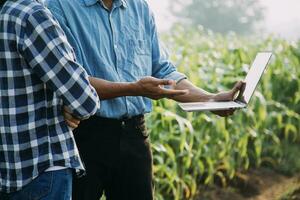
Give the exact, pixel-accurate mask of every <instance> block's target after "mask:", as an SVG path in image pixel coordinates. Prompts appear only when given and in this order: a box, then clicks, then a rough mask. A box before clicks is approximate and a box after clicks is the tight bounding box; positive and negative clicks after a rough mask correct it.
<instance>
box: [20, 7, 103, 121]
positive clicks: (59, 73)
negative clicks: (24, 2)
mask: <svg viewBox="0 0 300 200" xmlns="http://www.w3.org/2000/svg"><path fill="white" fill-rule="evenodd" d="M24 32H25V34H24V38H23V43H22V51H23V52H22V54H23V56H24V58H25V60H26V61H27V62H28V64H29V65H30V67H31V68H32V70H33V72H34V73H35V74H36V75H37V76H38V77H39V78H40V79H41V80H42V81H43V82H44V83H45V84H46V86H47V87H48V88H49V89H51V90H53V91H54V92H55V93H56V94H57V95H58V96H59V97H60V98H62V100H63V103H64V105H65V106H67V107H68V108H69V110H70V111H71V112H72V113H73V114H74V115H75V116H76V117H78V118H80V119H85V118H88V117H90V116H91V115H93V114H95V113H96V111H97V109H99V108H100V101H99V97H98V95H97V93H96V91H95V89H94V88H93V87H92V86H91V85H90V83H89V80H88V75H87V73H86V71H85V70H84V69H83V68H82V67H81V66H80V65H79V64H77V63H76V62H75V56H74V52H73V50H72V48H71V46H70V45H69V43H68V41H67V39H66V36H65V35H64V32H63V30H62V29H61V27H60V25H59V24H58V23H57V21H56V20H55V19H54V18H53V16H52V14H51V13H50V12H49V11H48V10H38V11H36V12H34V13H33V14H31V15H30V16H29V17H28V19H27V21H26V25H25V27H24Z"/></svg>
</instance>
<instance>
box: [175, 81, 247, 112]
mask: <svg viewBox="0 0 300 200" xmlns="http://www.w3.org/2000/svg"><path fill="white" fill-rule="evenodd" d="M244 88H245V83H244V82H243V81H239V82H237V83H236V84H235V85H234V87H233V88H232V89H231V90H229V91H226V92H219V93H209V92H207V91H205V90H203V89H201V88H199V87H197V86H195V85H194V84H193V83H191V82H190V81H188V80H182V81H180V82H179V83H178V84H177V85H176V86H175V89H179V90H182V89H186V90H188V91H189V92H188V93H187V94H185V95H181V96H176V97H173V98H172V99H173V100H175V101H179V102H203V101H233V100H234V99H235V98H236V96H237V95H238V93H239V92H242V91H243V90H244ZM233 112H234V110H233V109H230V110H223V111H214V112H213V113H214V114H216V115H219V116H222V117H226V116H228V115H232V114H233Z"/></svg>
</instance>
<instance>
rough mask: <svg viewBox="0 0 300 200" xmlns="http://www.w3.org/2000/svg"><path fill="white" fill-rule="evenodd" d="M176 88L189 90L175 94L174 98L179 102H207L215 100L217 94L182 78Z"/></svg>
mask: <svg viewBox="0 0 300 200" xmlns="http://www.w3.org/2000/svg"><path fill="white" fill-rule="evenodd" d="M175 89H176V90H188V91H189V92H188V94H186V95H181V96H175V97H173V98H172V99H173V100H175V101H178V102H202V101H203V102H205V101H212V100H215V97H216V94H213V93H209V92H207V91H205V90H203V89H201V88H199V87H197V86H195V85H194V84H193V83H191V82H190V81H188V80H186V79H185V80H182V81H180V82H179V83H178V84H176V86H175Z"/></svg>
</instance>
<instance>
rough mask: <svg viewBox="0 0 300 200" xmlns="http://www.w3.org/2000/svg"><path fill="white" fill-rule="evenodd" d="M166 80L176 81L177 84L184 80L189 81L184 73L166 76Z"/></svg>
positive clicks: (175, 72) (173, 73)
mask: <svg viewBox="0 0 300 200" xmlns="http://www.w3.org/2000/svg"><path fill="white" fill-rule="evenodd" d="M164 79H169V80H174V81H175V82H176V84H177V83H179V82H180V81H182V80H183V79H187V77H186V75H184V74H183V73H180V72H177V71H174V72H172V73H170V74H168V75H166V76H165V77H164Z"/></svg>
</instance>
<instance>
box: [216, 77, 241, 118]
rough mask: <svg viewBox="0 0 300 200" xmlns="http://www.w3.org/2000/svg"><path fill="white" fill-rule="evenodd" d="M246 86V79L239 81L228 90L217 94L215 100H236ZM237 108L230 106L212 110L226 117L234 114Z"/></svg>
mask: <svg viewBox="0 0 300 200" xmlns="http://www.w3.org/2000/svg"><path fill="white" fill-rule="evenodd" d="M245 87H246V83H245V82H244V81H238V82H236V84H235V85H234V87H233V88H232V89H231V90H230V91H228V92H220V93H218V94H216V95H215V97H214V102H224V101H234V100H235V99H237V98H238V96H241V95H242V93H243V92H244V90H245ZM235 110H236V109H234V108H229V109H224V110H217V111H212V113H214V114H216V115H219V116H221V117H226V116H229V115H232V114H233V113H234V111H235Z"/></svg>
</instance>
